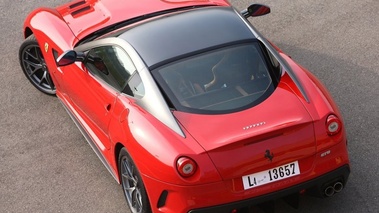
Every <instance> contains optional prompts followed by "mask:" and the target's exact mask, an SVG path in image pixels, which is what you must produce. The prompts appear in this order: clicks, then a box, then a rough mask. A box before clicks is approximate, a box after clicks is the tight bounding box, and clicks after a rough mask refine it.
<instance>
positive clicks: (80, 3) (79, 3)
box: [69, 1, 86, 9]
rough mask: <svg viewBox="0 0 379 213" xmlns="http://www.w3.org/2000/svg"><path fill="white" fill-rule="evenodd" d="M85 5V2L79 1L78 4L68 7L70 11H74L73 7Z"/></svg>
mask: <svg viewBox="0 0 379 213" xmlns="http://www.w3.org/2000/svg"><path fill="white" fill-rule="evenodd" d="M85 3H86V1H80V2H77V3H75V4H72V5H70V6H69V7H70V9H74V8H75V7H79V6H80V5H83V4H85Z"/></svg>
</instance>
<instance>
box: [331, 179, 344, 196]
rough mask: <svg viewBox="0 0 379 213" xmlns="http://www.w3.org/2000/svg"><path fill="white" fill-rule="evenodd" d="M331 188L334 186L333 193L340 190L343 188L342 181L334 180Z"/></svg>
mask: <svg viewBox="0 0 379 213" xmlns="http://www.w3.org/2000/svg"><path fill="white" fill-rule="evenodd" d="M333 188H334V192H335V193H338V192H341V191H342V189H343V183H341V182H339V181H338V182H336V183H335V184H334V185H333Z"/></svg>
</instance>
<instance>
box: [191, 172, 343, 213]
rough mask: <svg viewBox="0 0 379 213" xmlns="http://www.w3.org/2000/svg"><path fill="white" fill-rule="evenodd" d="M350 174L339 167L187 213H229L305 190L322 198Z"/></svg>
mask: <svg viewBox="0 0 379 213" xmlns="http://www.w3.org/2000/svg"><path fill="white" fill-rule="evenodd" d="M349 174H350V167H349V165H344V166H341V167H339V168H337V169H335V170H333V171H331V172H328V173H326V174H324V175H322V176H319V177H317V178H314V179H312V180H309V181H306V182H304V183H301V184H298V185H295V186H292V187H289V188H286V189H283V190H280V191H276V192H273V193H270V194H266V195H262V196H258V197H254V198H250V199H246V200H242V201H238V202H233V203H228V204H223V205H218V206H212V207H207V208H201V209H194V210H191V211H189V213H214V212H217V213H230V212H232V210H233V209H237V210H238V209H243V208H246V207H249V206H253V205H256V204H259V203H263V202H265V201H269V200H275V199H278V198H282V197H285V196H288V195H291V194H294V193H299V192H300V191H303V190H306V191H307V192H308V193H310V194H312V195H316V196H320V197H323V196H324V190H325V188H326V187H328V186H329V185H330V184H332V183H335V182H336V181H340V182H341V183H343V185H345V184H346V182H347V179H348V177H349Z"/></svg>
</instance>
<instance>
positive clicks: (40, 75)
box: [19, 35, 55, 95]
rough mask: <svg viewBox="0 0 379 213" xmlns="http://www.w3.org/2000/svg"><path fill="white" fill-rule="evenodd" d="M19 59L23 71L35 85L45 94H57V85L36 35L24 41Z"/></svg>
mask: <svg viewBox="0 0 379 213" xmlns="http://www.w3.org/2000/svg"><path fill="white" fill-rule="evenodd" d="M19 60H20V65H21V68H22V71H23V72H24V74H25V76H26V77H27V78H28V79H29V81H30V82H31V83H32V84H33V86H34V87H36V88H37V89H38V90H39V91H41V92H43V93H45V94H48V95H55V85H54V83H53V80H52V79H51V77H50V73H49V70H48V68H47V65H46V62H45V59H44V57H43V55H42V52H41V48H40V47H39V45H38V42H37V40H36V38H35V37H34V35H31V36H29V37H28V38H26V39H25V41H24V42H23V43H22V45H21V47H20V50H19Z"/></svg>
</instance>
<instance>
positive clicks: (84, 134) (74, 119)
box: [58, 97, 120, 183]
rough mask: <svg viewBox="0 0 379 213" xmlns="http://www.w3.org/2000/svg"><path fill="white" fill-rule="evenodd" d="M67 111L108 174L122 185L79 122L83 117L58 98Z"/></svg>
mask: <svg viewBox="0 0 379 213" xmlns="http://www.w3.org/2000/svg"><path fill="white" fill-rule="evenodd" d="M58 99H59V101H60V102H61V104H62V105H63V107H64V108H65V110H66V111H67V113H68V115H69V116H70V117H71V119H72V120H73V121H74V123H75V125H76V126H77V127H78V129H79V130H80V132H81V133H82V135H83V136H84V138H85V139H86V141H87V142H88V144H89V145H90V146H91V148H92V149H93V151H94V152H95V153H96V155H97V157H98V158H99V159H100V160H101V162H102V163H103V164H104V166H105V168H107V170H108V172H109V173H110V174H111V175H112V177H113V178H114V179H115V180H116V182H117V183H120V181H119V180H118V178H117V175H116V172H115V171H113V169H112V167H111V166H110V165H109V163H108V161H107V160H106V159H105V157H104V155H103V153H102V152H101V151H100V150H99V148H98V147H97V146H96V144H95V142H94V141H93V140H92V138H91V136H90V134H89V133H88V132H87V130H86V129H85V128H84V127H83V125H82V124H81V123H80V122H79V120H78V118H77V117H79V118H81V116H80V115H79V114H78V113H75V112H74V110H73V109H72V106H71V105H70V104H69V103H67V101H66V103H67V105H68V106H67V105H66V104H65V102H64V101H63V100H61V98H60V97H59V98H58ZM81 120H82V121H83V122H85V121H84V120H83V119H81Z"/></svg>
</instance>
